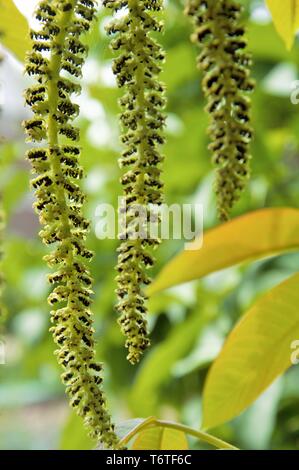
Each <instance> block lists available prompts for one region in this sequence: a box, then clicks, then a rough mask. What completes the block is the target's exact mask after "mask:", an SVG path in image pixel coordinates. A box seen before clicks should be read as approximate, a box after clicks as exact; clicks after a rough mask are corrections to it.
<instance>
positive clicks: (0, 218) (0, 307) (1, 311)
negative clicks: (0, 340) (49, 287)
mask: <svg viewBox="0 0 299 470" xmlns="http://www.w3.org/2000/svg"><path fill="white" fill-rule="evenodd" d="M2 61H3V57H2V55H1V54H0V64H1V62H2ZM0 112H1V109H0ZM2 141H3V137H2V135H0V146H1V144H2ZM0 163H1V162H0ZM4 229H5V213H4V209H3V200H2V193H1V190H0V337H1V335H2V333H3V329H4V324H5V317H6V308H5V306H4V303H3V291H4V286H5V280H4V274H3V269H2V262H3V256H4V246H3V245H4Z"/></svg>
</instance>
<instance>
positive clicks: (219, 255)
mask: <svg viewBox="0 0 299 470" xmlns="http://www.w3.org/2000/svg"><path fill="white" fill-rule="evenodd" d="M194 243H195V246H196V244H198V240H195V242H194ZM296 248H299V210H297V209H292V208H279V209H276V208H275V209H262V210H259V211H256V212H251V213H249V214H246V215H244V216H241V217H237V218H235V219H233V220H231V221H229V222H227V223H225V224H222V225H220V226H218V227H216V228H214V229H211V230H208V231H207V232H206V233H205V234H204V238H203V246H202V248H199V249H198V248H197V249H195V250H184V251H183V252H181V253H180V254H178V255H177V256H175V258H174V259H172V260H171V261H170V262H169V263H168V264H167V265H166V266H165V267H164V268H163V269H162V271H161V273H160V274H159V275H158V277H157V278H156V279H155V280H154V282H153V283H152V285H151V286H150V287H149V289H148V290H147V293H148V295H153V294H155V293H157V292H160V291H162V290H164V289H167V288H168V287H172V286H175V285H177V284H181V283H183V282H188V281H192V280H194V279H199V278H201V277H203V276H206V275H207V274H211V273H213V272H215V271H219V270H221V269H224V268H227V267H229V266H233V265H235V264H238V263H244V262H246V261H252V260H257V259H260V258H264V257H267V256H273V255H275V254H278V253H283V252H286V251H289V250H293V249H296Z"/></svg>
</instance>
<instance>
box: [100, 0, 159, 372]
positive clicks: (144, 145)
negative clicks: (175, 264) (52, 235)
mask: <svg viewBox="0 0 299 470" xmlns="http://www.w3.org/2000/svg"><path fill="white" fill-rule="evenodd" d="M103 3H104V5H105V6H106V7H108V8H111V9H112V10H113V11H114V13H116V12H117V11H118V10H121V9H126V13H124V15H123V16H120V17H119V19H115V20H114V21H113V22H112V23H111V24H110V25H109V26H108V28H107V31H108V34H110V35H112V36H113V38H112V41H111V47H112V49H113V50H114V51H119V55H118V57H117V58H116V59H115V61H114V65H113V71H114V73H115V75H116V77H117V83H118V85H119V87H122V88H124V90H125V94H124V95H123V97H122V98H121V100H120V104H121V107H122V114H121V118H120V119H121V123H122V127H123V134H122V137H121V140H122V142H123V144H124V146H125V149H124V151H123V153H122V156H121V158H120V160H119V164H120V167H121V168H123V169H124V174H123V176H122V178H121V183H122V185H123V188H124V207H123V209H122V210H123V212H124V217H125V219H126V224H125V225H126V229H125V230H124V231H123V232H122V233H120V234H119V238H120V239H121V240H122V242H121V245H120V247H119V257H118V266H117V271H118V276H117V282H118V289H117V295H118V298H119V302H118V305H117V310H118V312H119V313H120V318H119V323H120V325H121V329H122V332H123V334H124V335H125V336H126V338H127V339H126V347H127V348H128V356H127V358H128V360H129V361H130V362H131V363H132V364H135V363H136V362H138V361H139V359H140V356H141V355H142V353H143V351H144V350H145V349H146V348H147V347H148V346H149V339H148V333H147V320H146V313H147V307H146V295H145V293H144V286H145V285H148V284H149V283H150V278H149V276H148V274H147V273H146V268H148V267H151V266H152V265H153V263H154V260H153V257H152V255H151V254H150V253H149V252H148V249H149V247H152V246H156V245H157V244H158V243H159V240H158V239H157V238H156V237H151V236H150V234H149V232H148V229H147V226H148V225H147V224H148V222H149V221H150V220H152V218H153V213H152V211H151V208H150V204H154V205H160V204H161V202H162V187H163V185H162V182H161V179H160V174H161V169H160V163H161V162H162V160H163V157H162V155H161V153H160V149H159V147H160V145H161V144H163V143H164V138H163V127H164V124H165V116H164V114H163V107H164V106H165V97H164V88H163V86H162V84H161V83H160V81H159V80H158V75H159V73H160V71H161V62H163V60H164V53H163V51H162V49H161V47H160V45H159V44H158V43H157V42H156V41H155V40H154V39H153V37H152V35H151V33H153V32H156V33H160V32H161V30H162V25H161V23H160V22H159V21H158V20H157V19H156V18H155V17H154V15H153V13H154V12H159V11H160V10H161V9H162V8H163V1H161V0H144V1H142V2H141V1H138V0H127V1H125V0H104V1H103ZM140 208H143V211H140V210H138V209H140ZM141 212H142V214H143V216H142V219H143V222H144V223H143V224H142V223H141V221H140V213H141ZM138 215H139V217H138Z"/></svg>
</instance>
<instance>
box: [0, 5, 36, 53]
mask: <svg viewBox="0 0 299 470" xmlns="http://www.w3.org/2000/svg"><path fill="white" fill-rule="evenodd" d="M0 42H1V43H2V44H3V45H4V46H5V47H7V49H9V51H10V52H12V53H13V54H14V55H15V56H16V57H17V58H18V59H19V60H21V61H22V62H23V60H24V58H25V53H26V51H27V50H28V49H29V48H30V39H29V26H28V22H27V20H26V18H25V17H24V16H23V15H22V14H21V13H20V11H19V10H18V8H17V7H16V6H15V4H14V2H13V0H0Z"/></svg>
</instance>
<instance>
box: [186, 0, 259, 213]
mask: <svg viewBox="0 0 299 470" xmlns="http://www.w3.org/2000/svg"><path fill="white" fill-rule="evenodd" d="M241 11H242V7H241V5H239V4H238V2H236V1H235V0H217V1H216V0H188V5H187V8H186V13H187V15H189V16H190V17H191V18H192V20H193V23H194V26H195V31H194V34H193V35H192V40H193V41H194V42H195V43H196V44H198V46H199V47H200V49H201V53H200V55H199V57H198V66H199V68H200V69H201V70H202V72H203V75H204V78H203V91H204V94H205V96H206V98H207V100H208V105H207V108H206V109H207V111H208V113H209V114H210V117H211V124H210V127H209V134H210V137H211V144H210V146H209V149H210V150H211V152H212V154H213V162H214V164H215V165H216V166H217V168H218V169H217V178H216V185H215V186H216V194H217V200H218V212H219V217H220V219H221V220H227V219H228V218H229V213H230V211H231V209H232V207H233V206H234V204H235V203H236V202H237V201H238V199H239V198H240V193H241V192H242V191H243V189H244V187H245V185H246V182H247V180H248V177H249V161H250V158H251V156H250V150H249V145H250V141H251V138H252V129H251V127H250V100H249V98H248V97H247V94H248V93H249V92H251V91H252V90H253V88H254V82H253V81H252V80H251V79H250V67H251V56H250V55H249V54H248V53H247V52H245V49H246V46H247V43H246V39H245V37H244V35H245V31H244V28H243V26H242V24H241V21H240V16H241Z"/></svg>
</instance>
